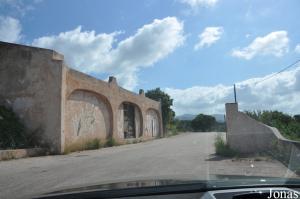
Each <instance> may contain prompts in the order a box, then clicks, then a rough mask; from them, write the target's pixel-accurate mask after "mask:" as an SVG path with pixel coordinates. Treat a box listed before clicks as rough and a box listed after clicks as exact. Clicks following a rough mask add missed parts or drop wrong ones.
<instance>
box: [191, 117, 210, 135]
mask: <svg viewBox="0 0 300 199" xmlns="http://www.w3.org/2000/svg"><path fill="white" fill-rule="evenodd" d="M191 124H192V128H193V130H194V131H201V132H207V131H211V130H212V129H213V127H214V126H215V124H216V119H215V117H213V116H210V115H204V114H199V115H197V116H196V117H195V118H194V119H193V120H192V123H191Z"/></svg>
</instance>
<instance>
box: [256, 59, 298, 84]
mask: <svg viewBox="0 0 300 199" xmlns="http://www.w3.org/2000/svg"><path fill="white" fill-rule="evenodd" d="M298 62H300V59H298V60H297V61H295V62H294V63H292V64H290V65H288V66H286V67H285V68H283V69H281V70H280V71H278V72H277V73H274V74H273V75H270V76H269V77H267V78H265V79H263V80H261V81H258V82H256V83H255V85H257V84H260V83H261V82H264V81H266V80H268V79H271V78H272V77H274V76H276V75H278V74H280V73H282V72H283V71H285V70H287V69H289V68H291V67H293V66H294V65H296V64H297V63H298Z"/></svg>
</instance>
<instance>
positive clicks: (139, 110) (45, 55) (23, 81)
mask: <svg viewBox="0 0 300 199" xmlns="http://www.w3.org/2000/svg"><path fill="white" fill-rule="evenodd" d="M124 102H126V103H131V104H134V105H135V116H136V117H135V125H136V126H135V128H136V137H142V138H144V139H152V138H153V136H151V135H150V134H147V133H146V129H147V128H146V127H147V125H148V124H147V122H146V112H147V110H148V109H153V110H155V111H156V112H157V114H158V116H157V118H158V122H157V123H158V124H157V128H158V130H157V134H155V136H154V137H156V136H162V135H163V132H162V129H163V128H162V120H161V106H160V103H159V102H157V101H154V100H151V99H149V98H147V97H145V94H144V93H143V92H141V93H140V94H136V93H133V92H130V91H128V90H125V89H123V88H121V87H119V86H118V84H117V81H116V79H115V78H113V77H111V78H110V80H109V82H105V81H101V80H98V79H96V78H93V77H91V76H89V75H86V74H83V73H81V72H78V71H75V70H73V69H71V68H69V67H67V66H66V65H65V63H64V58H63V55H60V54H59V53H57V52H55V51H53V50H48V49H42V48H35V47H29V46H23V45H17V44H10V43H5V42H0V103H5V104H6V105H8V106H11V107H12V108H13V109H14V110H15V111H16V113H17V114H18V116H19V117H20V118H21V120H22V121H23V122H24V124H25V125H26V127H27V128H28V129H29V131H30V132H32V133H34V134H36V135H37V136H38V140H39V141H40V142H41V143H42V144H44V145H46V146H48V147H49V148H50V149H51V151H53V152H56V153H61V152H63V151H64V149H65V145H68V144H71V143H72V142H73V141H76V140H77V139H81V138H86V137H91V138H94V137H97V138H107V137H113V138H115V139H116V140H117V141H120V142H122V141H124V135H123V133H122V129H123V126H122V122H121V121H123V118H122V109H120V106H121V105H122V103H124Z"/></svg>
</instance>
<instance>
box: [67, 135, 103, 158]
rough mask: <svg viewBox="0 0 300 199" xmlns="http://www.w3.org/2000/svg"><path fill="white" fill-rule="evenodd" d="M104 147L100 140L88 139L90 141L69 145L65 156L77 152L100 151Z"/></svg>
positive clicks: (80, 141)
mask: <svg viewBox="0 0 300 199" xmlns="http://www.w3.org/2000/svg"><path fill="white" fill-rule="evenodd" d="M103 146H104V145H103V143H102V141H101V139H99V138H94V139H88V140H79V141H77V142H74V143H72V144H70V145H67V146H66V148H65V151H64V154H68V153H72V152H75V151H84V150H94V149H100V148H102V147H103Z"/></svg>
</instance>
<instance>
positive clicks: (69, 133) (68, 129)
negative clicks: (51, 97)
mask: <svg viewBox="0 0 300 199" xmlns="http://www.w3.org/2000/svg"><path fill="white" fill-rule="evenodd" d="M111 114H112V113H111V109H110V108H109V106H108V105H107V104H106V103H105V101H104V100H102V99H101V97H100V96H97V94H95V93H91V92H88V91H82V90H76V91H74V92H73V93H71V95H70V96H69V97H68V99H67V101H66V110H65V142H66V143H71V142H76V141H78V139H89V138H100V139H106V138H107V137H108V136H109V133H110V132H111V124H110V118H111Z"/></svg>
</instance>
